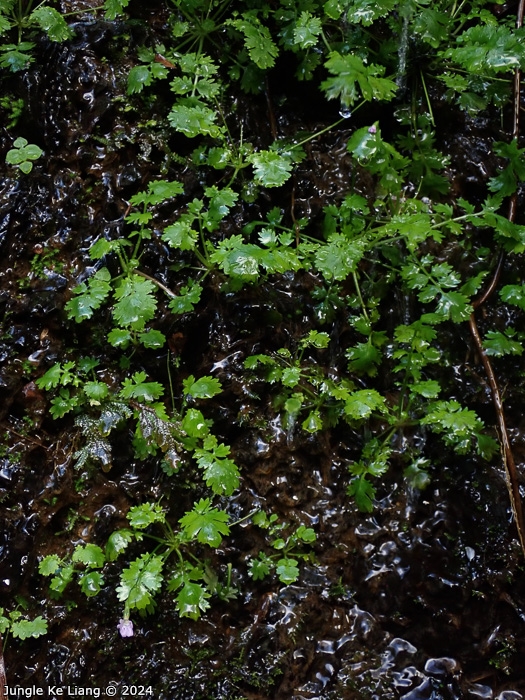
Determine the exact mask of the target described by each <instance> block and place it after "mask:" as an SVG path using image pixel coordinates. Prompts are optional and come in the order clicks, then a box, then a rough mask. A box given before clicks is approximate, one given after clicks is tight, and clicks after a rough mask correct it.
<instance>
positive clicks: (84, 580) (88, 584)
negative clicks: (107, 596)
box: [78, 571, 104, 598]
mask: <svg viewBox="0 0 525 700" xmlns="http://www.w3.org/2000/svg"><path fill="white" fill-rule="evenodd" d="M78 582H79V584H80V590H81V591H82V593H83V594H84V595H85V596H86V597H88V598H92V597H93V596H96V595H98V594H99V593H100V591H101V590H102V587H103V586H104V577H103V576H102V574H101V573H100V572H99V571H90V572H88V573H87V574H83V575H82V576H80V577H79V579H78Z"/></svg>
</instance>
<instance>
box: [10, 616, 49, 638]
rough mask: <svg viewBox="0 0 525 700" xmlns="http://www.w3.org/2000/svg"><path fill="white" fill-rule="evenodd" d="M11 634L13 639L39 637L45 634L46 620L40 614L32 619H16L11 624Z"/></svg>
mask: <svg viewBox="0 0 525 700" xmlns="http://www.w3.org/2000/svg"><path fill="white" fill-rule="evenodd" d="M11 634H12V635H13V637H15V639H28V638H29V637H41V636H42V635H44V634H47V620H45V619H44V618H43V617H41V616H40V615H39V616H38V617H35V619H34V620H17V621H16V622H13V623H12V624H11Z"/></svg>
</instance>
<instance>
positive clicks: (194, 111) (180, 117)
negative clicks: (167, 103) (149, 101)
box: [168, 104, 222, 138]
mask: <svg viewBox="0 0 525 700" xmlns="http://www.w3.org/2000/svg"><path fill="white" fill-rule="evenodd" d="M216 119H217V114H216V112H214V111H213V110H211V109H210V108H209V107H205V106H204V105H199V106H188V105H183V104H179V105H176V106H175V107H173V108H172V110H171V112H170V113H169V115H168V121H169V123H170V125H171V126H172V128H173V129H175V131H180V132H181V133H182V134H184V135H185V136H188V137H189V138H195V137H196V136H199V135H202V136H212V137H214V138H217V137H219V136H220V135H221V133H222V129H221V127H219V126H217V124H216V123H215V122H216Z"/></svg>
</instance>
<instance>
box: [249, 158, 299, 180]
mask: <svg viewBox="0 0 525 700" xmlns="http://www.w3.org/2000/svg"><path fill="white" fill-rule="evenodd" d="M247 160H248V161H249V162H250V163H251V164H252V165H253V170H254V175H255V181H256V182H257V183H258V184H260V185H263V186H264V187H280V186H281V185H283V184H284V183H285V182H286V181H287V180H288V179H289V178H290V175H291V172H292V161H291V159H290V158H289V157H288V156H282V155H279V153H276V152H275V151H259V152H258V153H252V154H251V155H250V156H249V157H248V159H247Z"/></svg>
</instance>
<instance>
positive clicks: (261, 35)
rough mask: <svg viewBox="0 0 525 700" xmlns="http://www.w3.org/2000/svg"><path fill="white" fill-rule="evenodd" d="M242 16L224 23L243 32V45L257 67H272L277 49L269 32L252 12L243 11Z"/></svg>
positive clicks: (263, 68)
mask: <svg viewBox="0 0 525 700" xmlns="http://www.w3.org/2000/svg"><path fill="white" fill-rule="evenodd" d="M243 18H244V19H233V20H228V21H227V22H225V24H227V25H229V26H232V27H235V29H237V30H238V31H240V32H242V33H243V34H244V45H245V46H246V49H247V50H248V54H249V55H250V58H251V60H252V61H253V62H254V63H255V65H256V66H257V67H258V68H261V69H262V70H266V69H267V68H272V66H273V65H274V64H275V59H276V57H277V56H278V54H279V49H278V48H277V46H276V45H275V43H274V41H273V40H272V37H271V35H270V32H269V31H268V29H267V28H266V27H265V26H264V25H263V24H261V22H260V20H259V19H258V18H257V17H256V16H255V15H254V14H251V13H249V12H245V13H243Z"/></svg>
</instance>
